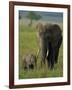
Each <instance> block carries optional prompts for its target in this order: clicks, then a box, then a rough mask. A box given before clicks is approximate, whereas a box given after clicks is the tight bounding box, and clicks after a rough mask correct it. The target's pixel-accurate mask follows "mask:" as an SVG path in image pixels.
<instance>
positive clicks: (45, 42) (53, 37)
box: [37, 23, 62, 69]
mask: <svg viewBox="0 0 72 90" xmlns="http://www.w3.org/2000/svg"><path fill="white" fill-rule="evenodd" d="M37 29H38V33H37V36H38V39H39V42H40V54H41V55H40V56H41V63H42V64H45V59H47V62H48V67H49V68H50V69H53V68H54V63H57V62H58V55H59V48H60V46H61V43H62V31H61V28H60V26H59V25H57V24H46V25H42V24H41V23H39V24H38V25H37Z"/></svg>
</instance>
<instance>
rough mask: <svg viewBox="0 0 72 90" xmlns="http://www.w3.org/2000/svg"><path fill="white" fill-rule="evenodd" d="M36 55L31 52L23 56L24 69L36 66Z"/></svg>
mask: <svg viewBox="0 0 72 90" xmlns="http://www.w3.org/2000/svg"><path fill="white" fill-rule="evenodd" d="M36 63H37V60H36V56H35V55H33V54H27V55H26V56H25V57H24V58H23V67H24V69H28V70H29V69H34V68H35V67H36Z"/></svg>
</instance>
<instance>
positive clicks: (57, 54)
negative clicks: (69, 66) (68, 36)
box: [55, 48, 59, 63]
mask: <svg viewBox="0 0 72 90" xmlns="http://www.w3.org/2000/svg"><path fill="white" fill-rule="evenodd" d="M58 56H59V48H57V49H56V53H55V63H57V62H58Z"/></svg>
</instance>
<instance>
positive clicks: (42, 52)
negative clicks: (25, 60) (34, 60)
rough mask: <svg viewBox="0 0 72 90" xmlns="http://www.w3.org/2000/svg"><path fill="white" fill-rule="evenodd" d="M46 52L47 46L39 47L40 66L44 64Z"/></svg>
mask: <svg viewBox="0 0 72 90" xmlns="http://www.w3.org/2000/svg"><path fill="white" fill-rule="evenodd" d="M46 54H47V48H46V47H44V48H42V49H41V66H42V65H45V58H46Z"/></svg>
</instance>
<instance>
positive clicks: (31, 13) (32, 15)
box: [27, 11, 41, 26]
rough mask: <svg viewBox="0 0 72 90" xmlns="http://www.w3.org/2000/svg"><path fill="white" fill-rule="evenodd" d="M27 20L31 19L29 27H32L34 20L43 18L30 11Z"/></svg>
mask: <svg viewBox="0 0 72 90" xmlns="http://www.w3.org/2000/svg"><path fill="white" fill-rule="evenodd" d="M27 18H28V19H30V23H29V26H31V25H32V21H33V20H39V19H40V18H41V16H40V15H37V14H36V13H35V12H33V11H30V12H29V13H28V15H27Z"/></svg>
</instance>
